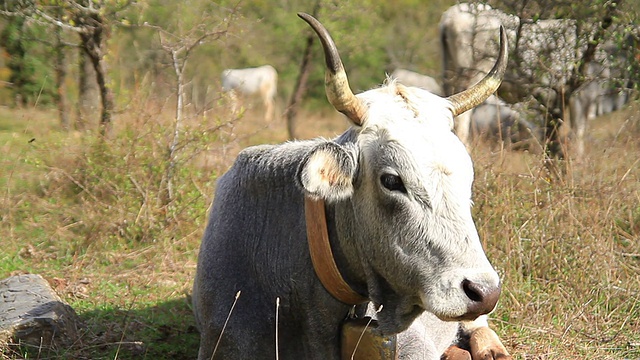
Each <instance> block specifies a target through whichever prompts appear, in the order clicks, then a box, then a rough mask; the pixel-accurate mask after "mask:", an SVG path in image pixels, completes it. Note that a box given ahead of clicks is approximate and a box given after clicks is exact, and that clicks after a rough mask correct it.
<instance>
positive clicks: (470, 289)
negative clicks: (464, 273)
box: [462, 279, 484, 302]
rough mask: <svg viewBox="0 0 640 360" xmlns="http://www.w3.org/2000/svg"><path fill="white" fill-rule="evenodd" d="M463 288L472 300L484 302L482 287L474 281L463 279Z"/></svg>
mask: <svg viewBox="0 0 640 360" xmlns="http://www.w3.org/2000/svg"><path fill="white" fill-rule="evenodd" d="M462 289H463V290H464V293H465V294H466V295H467V297H468V298H469V299H471V301H475V302H482V299H483V298H484V296H483V295H482V289H481V288H480V287H479V286H478V285H477V284H476V283H474V282H472V281H470V280H467V279H464V281H462Z"/></svg>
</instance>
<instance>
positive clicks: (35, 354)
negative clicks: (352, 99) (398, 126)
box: [0, 0, 640, 359]
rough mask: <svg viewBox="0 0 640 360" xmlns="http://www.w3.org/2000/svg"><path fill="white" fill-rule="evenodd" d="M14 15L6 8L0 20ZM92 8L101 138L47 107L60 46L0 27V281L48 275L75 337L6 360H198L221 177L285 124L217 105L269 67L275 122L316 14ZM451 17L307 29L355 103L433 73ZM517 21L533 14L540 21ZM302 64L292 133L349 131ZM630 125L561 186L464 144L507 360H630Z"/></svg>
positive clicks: (6, 354) (633, 117) (75, 63)
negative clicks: (204, 245)
mask: <svg viewBox="0 0 640 360" xmlns="http://www.w3.org/2000/svg"><path fill="white" fill-rule="evenodd" d="M18 3H22V2H20V1H19V2H12V3H11V2H2V1H0V4H1V5H2V6H3V7H4V8H5V9H6V6H7V4H8V5H15V4H18ZM78 3H79V4H82V5H87V4H88V3H83V2H78ZM92 3H93V4H99V5H101V6H102V8H101V9H102V12H99V14H107V15H108V17H107V18H108V20H109V22H108V24H109V26H108V28H109V30H110V32H109V34H108V35H109V36H108V37H107V38H106V44H105V49H106V50H107V51H106V53H105V58H104V60H105V63H106V64H108V75H109V78H110V82H109V83H108V85H109V87H110V89H111V90H112V91H113V94H114V109H113V110H114V111H113V113H112V115H113V118H112V125H113V130H112V132H111V133H109V134H106V136H103V135H101V134H100V132H99V131H97V128H98V124H99V123H100V115H99V112H98V111H97V110H96V107H98V105H95V98H96V97H97V95H96V94H95V93H94V96H93V103H94V105H93V107H91V106H89V107H88V109H89V110H87V111H88V116H86V119H87V123H86V124H81V123H80V115H76V114H75V113H74V112H73V111H70V112H71V113H72V114H71V115H70V116H71V118H72V121H71V123H72V124H73V125H72V126H70V130H69V131H66V130H64V127H63V126H62V124H61V122H60V119H59V113H58V112H57V111H56V108H54V105H55V103H56V99H57V96H59V94H57V88H56V86H53V84H54V81H53V79H54V78H55V77H56V74H55V69H54V66H53V64H52V61H50V59H52V57H53V52H52V51H49V50H47V49H50V48H49V47H47V46H42V44H53V43H55V41H56V37H55V36H54V35H55V34H54V32H53V31H51V28H49V25H47V24H45V23H43V22H40V21H36V20H34V19H31V20H29V21H23V22H22V24H20V21H19V19H20V18H19V17H18V18H16V17H11V16H9V17H5V18H3V22H2V26H3V27H2V28H3V29H4V31H3V33H2V36H1V37H0V38H1V39H2V47H3V49H4V50H5V51H10V50H8V47H9V46H15V45H16V43H15V39H16V38H17V37H20V38H21V39H22V41H21V42H20V44H22V45H20V46H22V48H21V50H20V49H19V50H18V53H20V52H22V53H23V55H24V56H23V58H22V60H21V61H17V62H16V58H15V57H13V56H12V57H9V56H8V55H7V54H8V52H5V54H4V56H3V58H2V60H3V62H2V64H1V65H2V66H1V67H0V77H2V78H1V79H0V80H3V81H6V82H10V83H11V86H5V87H4V88H2V89H0V103H1V104H3V105H4V106H3V107H0V149H1V150H2V154H3V157H2V158H1V159H0V190H1V194H0V230H1V233H2V235H1V237H0V239H1V240H0V241H1V243H2V251H1V252H0V278H5V277H7V276H10V275H12V274H18V273H25V272H31V273H39V274H41V275H43V276H45V277H46V278H47V279H48V280H49V281H50V282H51V283H52V284H53V286H54V287H55V288H56V290H57V291H58V292H59V294H60V295H61V296H62V297H63V298H64V299H65V300H67V301H68V302H70V303H71V305H72V306H73V307H74V308H75V309H76V311H77V312H78V313H79V314H80V316H81V318H82V319H83V321H84V322H85V327H84V328H83V332H82V336H81V338H80V339H79V341H78V342H76V343H75V344H73V346H68V347H64V348H46V347H44V348H43V347H39V348H32V347H29V346H15V345H11V344H7V345H2V347H1V348H2V351H1V352H0V353H1V354H2V357H3V358H8V359H17V358H29V359H33V358H37V359H45V358H57V359H116V358H120V359H143V358H146V359H193V358H195V357H196V353H197V344H198V341H199V339H198V334H197V331H196V330H195V328H194V322H193V318H192V314H191V309H190V300H189V293H190V292H191V283H192V278H193V275H194V271H195V262H196V257H197V250H198V246H199V242H200V236H201V234H202V231H203V229H204V225H205V221H206V212H207V210H208V206H209V204H210V202H211V200H212V193H213V188H214V186H215V185H214V184H215V179H216V178H217V176H218V175H219V174H221V173H222V172H224V170H225V169H226V168H227V167H228V166H229V164H230V162H231V161H232V160H233V158H234V156H235V154H236V153H237V151H238V150H239V149H241V148H242V147H244V146H247V145H251V144H256V143H262V142H270V143H274V142H280V141H284V140H286V138H287V133H286V130H285V128H286V127H285V124H284V121H283V120H282V119H278V120H275V121H273V122H270V123H267V122H265V121H264V120H263V117H262V113H261V110H262V109H261V108H260V107H259V106H255V107H252V106H251V105H250V104H249V103H247V104H246V107H245V108H244V109H243V111H241V112H240V113H232V112H231V111H230V107H229V106H228V105H229V103H228V99H227V98H226V97H225V96H224V95H223V94H220V92H219V74H220V71H221V70H222V69H224V68H229V67H233V68H236V67H245V66H254V65H260V64H263V63H270V64H272V65H274V66H275V67H276V68H277V69H278V71H279V73H280V82H279V88H280V93H279V104H280V112H281V111H282V110H283V108H284V103H285V101H286V99H288V97H289V96H290V95H291V91H292V88H293V83H294V81H295V79H296V77H297V71H298V67H299V63H300V60H301V54H302V52H303V48H304V38H305V36H306V34H307V32H308V31H309V29H307V26H306V25H305V24H304V22H302V21H301V20H299V19H298V18H297V17H296V16H295V13H296V12H297V11H308V12H311V11H312V10H311V9H312V8H313V6H315V2H314V1H303V0H300V1H295V2H294V1H286V0H281V1H257V0H254V1H244V2H240V3H237V2H225V1H222V2H215V3H214V2H207V1H190V2H176V1H163V0H148V1H138V2H127V1H93V2H92ZM36 4H38V5H39V6H43V9H51V8H53V5H55V4H57V3H56V2H36ZM452 4H453V2H452V1H445V0H438V1H432V2H422V1H413V0H397V1H389V2H383V3H380V2H376V1H365V2H362V1H360V2H355V1H343V2H339V3H333V2H323V3H322V7H321V8H320V12H319V18H320V19H321V20H322V21H323V22H324V23H325V25H326V26H327V27H328V28H329V29H330V30H331V32H332V35H333V37H334V38H335V39H336V41H337V44H338V47H339V49H340V51H341V54H342V55H343V60H344V62H345V65H346V67H347V71H348V73H349V76H350V79H351V80H352V86H353V87H354V90H365V89H368V88H371V87H373V86H375V85H376V84H379V83H380V82H381V81H382V80H383V79H384V76H385V75H384V74H385V71H389V69H390V68H392V67H395V66H403V67H407V68H410V69H413V70H417V71H420V72H422V73H425V74H430V75H434V76H436V77H438V75H439V72H440V70H439V69H440V63H439V62H440V53H439V49H438V39H437V33H438V30H437V23H438V20H439V17H440V14H441V13H442V12H443V11H444V10H445V9H446V8H447V7H448V6H450V5H452ZM558 4H559V3H558ZM495 5H500V4H495ZM600 5H602V3H600V2H598V1H594V2H592V3H590V6H589V7H586V8H588V9H593V8H596V9H597V6H600ZM87 6H88V5H87ZM624 6H626V8H625V10H626V11H625V12H624V16H625V17H628V18H629V19H637V17H634V16H636V15H637V13H638V11H640V7H638V6H637V5H636V3H635V2H632V1H629V2H626V3H624ZM276 9H277V11H276ZM527 9H528V10H527V11H532V12H534V15H535V7H534V8H527ZM545 9H547V8H546V7H545ZM558 9H563V10H562V11H559V12H558V14H559V15H562V14H566V13H571V14H574V13H573V12H577V11H579V10H575V9H573V10H571V9H570V8H567V7H564V8H560V7H559V8H558ZM567 9H570V10H567ZM576 14H577V13H576ZM625 21H626V20H625ZM25 23H26V25H25ZM27 25H28V26H27ZM11 27H13V28H14V29H16V28H17V29H20V31H11ZM202 27H204V28H205V29H202ZM198 31H200V32H198ZM210 31H213V32H215V34H216V35H215V36H211V37H209V38H207V41H206V42H203V43H202V44H201V45H199V46H197V47H194V48H193V51H192V52H191V53H190V54H189V57H188V58H187V57H184V56H183V57H182V58H179V59H182V60H185V59H187V60H188V61H186V66H185V67H184V76H185V80H184V82H183V84H184V85H185V87H186V90H185V94H186V103H185V106H184V115H183V117H182V121H181V122H180V123H178V122H177V121H176V119H177V115H176V107H177V105H176V96H175V95H176V89H177V84H178V81H177V80H176V71H175V69H174V68H173V63H174V62H173V60H175V57H172V54H174V53H172V51H174V50H176V49H179V48H180V45H184V44H188V43H189V41H190V39H192V38H193V37H194V36H196V38H197V36H201V35H202V34H206V33H208V32H210ZM12 39H13V40H12ZM58 39H61V40H63V41H62V43H65V44H67V43H68V45H65V49H66V50H64V53H65V63H66V64H67V65H69V66H68V68H67V69H68V72H67V73H66V75H65V77H64V84H65V85H66V86H64V89H65V91H66V95H67V97H68V99H69V106H70V107H74V106H76V105H77V104H79V103H81V102H82V95H84V94H85V93H86V92H88V90H86V89H85V90H80V89H83V88H82V86H81V82H80V81H79V79H80V78H81V76H80V75H81V74H82V72H83V71H84V70H82V67H81V66H80V65H79V64H80V63H81V62H80V58H81V57H82V55H80V54H81V52H80V51H78V48H79V47H80V46H81V43H79V41H78V40H77V34H75V33H73V32H72V30H65V31H64V32H62V33H61V35H60V36H59V37H58ZM12 44H13V45H12ZM11 51H13V52H14V54H15V51H16V50H11ZM313 51H314V54H313V59H314V60H313V61H314V66H313V74H312V76H311V78H310V83H309V92H308V97H307V101H306V102H305V104H304V106H305V107H304V109H303V110H302V111H301V113H300V114H299V116H298V128H299V129H300V134H301V137H314V136H320V135H322V136H333V135H335V134H337V133H339V132H340V131H342V130H343V129H344V128H345V126H346V123H345V122H344V121H343V120H342V119H341V118H340V117H339V116H337V115H336V114H335V111H333V110H332V109H330V108H328V107H327V106H326V101H325V100H324V94H323V91H324V90H323V88H322V76H323V75H322V73H323V70H322V67H321V64H322V61H321V58H322V57H321V54H320V50H319V47H318V46H315V47H314V50H313ZM16 66H18V67H23V68H26V70H24V71H22V70H20V71H19V73H20V74H22V75H23V76H25V78H26V80H24V84H28V86H27V85H25V86H24V87H23V88H21V92H18V91H17V89H16V88H15V86H16V85H15V84H16V81H17V80H16V79H15V78H13V77H12V76H15V75H16V72H17V71H18V70H15V67H16ZM94 86H95V85H94ZM16 94H19V96H17V95H16ZM639 124H640V110H639V108H638V105H636V104H632V105H631V106H630V107H629V108H627V109H626V110H623V111H620V112H618V113H614V114H610V115H609V116H607V117H602V118H598V119H596V120H595V121H594V122H592V124H591V125H593V128H594V130H593V132H592V133H591V134H590V141H589V146H588V149H587V151H588V153H587V156H586V160H585V161H583V162H580V163H578V162H573V161H572V160H570V159H568V160H566V161H565V162H563V163H560V165H559V167H558V169H560V170H558V172H557V173H550V172H549V171H548V168H547V167H545V166H544V164H543V156H542V155H540V154H531V153H516V152H510V151H507V150H505V149H503V148H501V147H500V146H498V145H496V144H484V143H478V144H475V146H474V147H473V149H472V157H473V159H474V162H475V166H476V182H475V184H474V200H475V206H474V209H473V211H474V215H475V218H476V223H477V226H478V229H479V231H480V235H481V238H482V239H483V241H484V245H485V248H486V249H487V252H488V255H489V258H490V259H491V260H492V262H493V264H494V265H495V267H496V268H497V269H499V271H500V273H501V275H502V278H503V281H504V287H503V289H504V290H503V291H504V292H503V296H502V298H501V302H500V304H499V307H498V309H497V310H496V312H495V313H494V314H493V315H492V326H493V327H494V328H495V329H496V330H497V332H498V333H499V334H500V336H501V337H502V339H503V340H504V341H505V343H506V345H507V347H508V348H509V349H510V350H511V351H512V353H513V354H514V355H515V357H516V358H517V359H585V358H599V359H607V358H610V359H619V358H638V357H640V349H639V348H638V346H639V345H640V335H638V334H640V331H639V328H640V322H639V316H640V310H639V306H638V305H639V304H638V290H637V289H638V288H640V286H639V285H640V272H639V271H640V263H639V261H640V241H639V240H640V182H639V177H640V169H639V166H638V161H639V160H638V159H640V143H639V142H638V140H637V139H638V137H639V136H640V125H639ZM176 134H178V135H176ZM172 144H174V145H175V146H174V147H171V145H172ZM171 149H173V150H171ZM170 168H171V170H170ZM168 183H171V184H172V186H171V194H168Z"/></svg>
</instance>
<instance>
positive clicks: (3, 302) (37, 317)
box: [0, 274, 80, 348]
mask: <svg viewBox="0 0 640 360" xmlns="http://www.w3.org/2000/svg"><path fill="white" fill-rule="evenodd" d="M79 324H80V319H79V318H78V315H77V314H76V313H75V311H74V310H73V308H71V306H69V305H68V304H67V303H65V302H64V301H62V299H61V298H60V297H59V296H58V295H57V294H56V292H55V291H54V290H53V289H52V288H51V286H50V285H49V283H48V282H47V280H45V279H44V278H43V277H42V276H40V275H36V274H26V275H16V276H11V277H9V278H6V279H4V280H1V281H0V348H2V347H3V345H4V346H6V345H7V344H9V343H20V344H28V345H31V346H36V347H40V346H64V345H66V344H70V343H71V342H73V341H74V340H76V339H77V337H78V326H79Z"/></svg>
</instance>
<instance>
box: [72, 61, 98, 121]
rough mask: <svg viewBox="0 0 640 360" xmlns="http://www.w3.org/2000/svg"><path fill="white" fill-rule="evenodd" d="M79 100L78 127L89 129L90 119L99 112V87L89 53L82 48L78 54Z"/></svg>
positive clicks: (77, 110) (77, 105)
mask: <svg viewBox="0 0 640 360" xmlns="http://www.w3.org/2000/svg"><path fill="white" fill-rule="evenodd" d="M78 59H79V61H78V73H79V75H78V102H77V103H76V125H75V127H76V129H77V130H87V129H88V128H89V126H88V125H89V123H91V121H90V119H93V118H94V117H95V116H96V114H97V109H98V89H97V85H96V82H95V80H94V79H95V78H96V76H95V71H94V70H93V65H92V64H91V62H90V61H87V54H86V52H85V51H84V50H83V49H80V52H79V54H78Z"/></svg>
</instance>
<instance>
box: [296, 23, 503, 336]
mask: <svg viewBox="0 0 640 360" xmlns="http://www.w3.org/2000/svg"><path fill="white" fill-rule="evenodd" d="M299 16H300V17H301V18H303V19H304V20H305V21H307V23H309V24H310V25H311V27H312V28H313V29H314V30H315V31H316V33H317V34H318V36H319V37H320V39H321V42H322V45H323V48H324V51H325V59H326V65H327V71H326V78H325V83H326V92H327V97H328V99H329V101H330V102H331V103H332V104H333V106H334V107H335V108H336V109H337V110H338V111H340V112H342V113H343V114H345V115H346V116H347V117H348V118H349V119H350V120H351V122H352V123H353V124H354V126H353V127H352V128H351V129H350V130H348V131H347V132H346V133H345V134H343V135H342V136H341V137H339V138H338V139H336V140H335V141H327V142H324V143H321V144H320V145H318V146H316V147H315V148H314V149H313V150H312V151H311V152H310V154H309V156H308V157H307V158H306V160H305V161H304V162H303V164H302V165H301V167H300V169H299V172H298V175H299V180H300V183H301V185H302V187H303V188H304V190H305V192H306V193H307V195H308V196H312V197H316V198H322V199H324V200H325V201H327V202H329V203H332V206H333V209H334V212H335V213H334V221H335V227H336V229H337V231H336V232H337V234H338V237H339V238H340V239H338V241H340V246H341V247H342V251H343V252H344V257H345V258H346V259H349V260H348V261H347V262H348V264H347V265H346V266H347V267H348V269H349V273H350V280H351V281H352V282H359V283H361V284H363V288H366V291H367V295H368V296H369V298H370V299H371V300H372V301H373V302H374V304H376V305H378V306H379V305H383V309H382V311H380V313H379V314H378V317H379V320H380V328H381V329H382V330H383V331H388V332H398V331H402V330H404V329H405V328H406V327H408V326H409V325H410V324H411V322H412V321H413V320H414V319H415V317H416V316H418V315H419V314H420V313H421V312H422V311H425V310H426V311H429V312H431V313H433V314H435V315H436V316H438V317H439V318H440V319H442V320H450V321H458V320H468V319H475V318H476V317H478V316H479V315H482V314H486V313H489V312H490V311H492V310H493V308H494V307H495V305H496V302H497V300H498V296H499V294H500V281H499V277H498V274H497V273H496V271H495V270H494V269H493V268H492V266H491V265H490V263H489V261H488V260H487V258H486V256H485V254H484V252H483V249H482V246H481V243H480V240H479V238H478V234H477V231H476V228H475V225H474V223H473V219H472V217H471V185H472V181H473V167H472V163H471V159H470V157H469V154H468V153H467V151H466V149H465V147H464V145H463V144H462V143H461V142H460V140H459V139H458V138H457V137H456V136H455V135H454V133H453V132H452V127H453V118H454V116H456V115H458V114H461V113H462V112H465V111H467V110H469V109H471V108H473V107H475V106H477V105H478V104H480V103H481V102H483V101H484V100H485V99H486V98H487V97H488V96H489V95H490V94H492V93H493V92H494V91H495V90H496V88H497V87H498V86H499V84H500V81H501V78H502V76H503V74H504V71H505V67H506V60H507V55H506V37H505V35H504V32H503V31H501V41H502V46H501V56H500V57H499V60H498V61H497V63H496V65H495V66H494V68H493V70H492V71H491V72H490V73H489V74H488V75H487V76H486V77H485V78H484V79H483V80H481V81H480V82H479V83H478V84H476V85H474V86H473V87H471V88H469V89H468V90H466V91H463V92H461V93H459V94H455V95H453V96H450V97H448V98H442V97H439V96H437V95H434V94H431V93H429V92H427V91H425V90H422V89H419V88H412V87H404V86H402V85H400V84H397V83H395V82H394V81H387V84H385V85H384V86H382V87H380V88H377V89H374V90H369V91H367V92H364V93H361V94H359V95H357V96H356V95H354V94H353V93H352V92H351V90H350V88H349V84H348V80H347V76H346V74H345V71H344V67H343V65H342V61H341V60H340V57H339V55H338V52H337V50H336V47H335V44H334V42H333V40H332V39H331V37H330V35H329V33H328V32H327V30H326V29H325V28H324V27H323V26H322V25H321V24H320V23H319V22H318V21H317V20H316V19H314V18H313V17H311V16H309V15H307V14H299ZM345 239H348V240H345Z"/></svg>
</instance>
